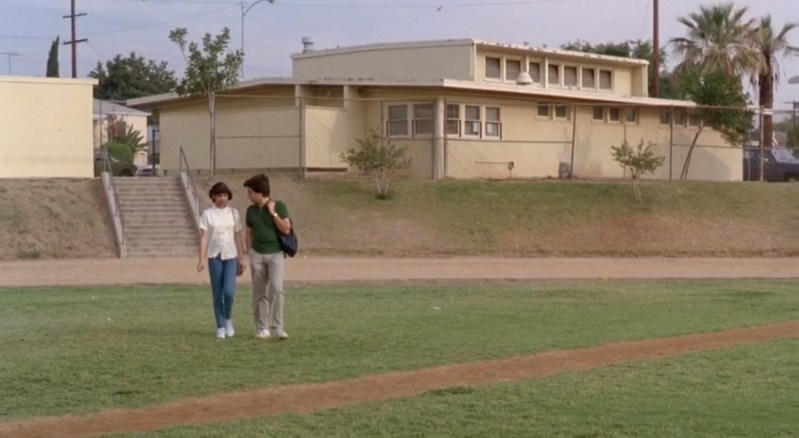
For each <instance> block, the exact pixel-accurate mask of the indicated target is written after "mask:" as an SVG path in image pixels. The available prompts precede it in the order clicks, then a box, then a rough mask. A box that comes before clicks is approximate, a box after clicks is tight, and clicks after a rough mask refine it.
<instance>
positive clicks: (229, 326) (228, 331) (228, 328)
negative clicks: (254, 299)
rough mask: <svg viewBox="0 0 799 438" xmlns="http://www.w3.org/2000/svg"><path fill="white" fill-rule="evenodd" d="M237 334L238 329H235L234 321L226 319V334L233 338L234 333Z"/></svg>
mask: <svg viewBox="0 0 799 438" xmlns="http://www.w3.org/2000/svg"><path fill="white" fill-rule="evenodd" d="M235 334H236V331H235V330H233V321H231V320H229V319H228V320H227V321H225V336H227V337H228V338H232V337H233V335H235Z"/></svg>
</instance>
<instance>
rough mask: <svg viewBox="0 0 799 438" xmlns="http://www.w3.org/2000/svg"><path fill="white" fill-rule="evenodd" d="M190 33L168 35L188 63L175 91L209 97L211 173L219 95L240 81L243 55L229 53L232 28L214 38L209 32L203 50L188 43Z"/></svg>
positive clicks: (205, 36) (181, 30)
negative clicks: (217, 98)
mask: <svg viewBox="0 0 799 438" xmlns="http://www.w3.org/2000/svg"><path fill="white" fill-rule="evenodd" d="M187 36H188V30H186V28H177V29H174V30H172V31H171V32H169V39H170V40H171V41H172V42H173V43H175V44H177V45H178V47H180V51H181V52H182V53H183V58H184V59H185V60H186V73H185V74H184V76H183V79H181V81H180V83H178V86H177V88H176V91H177V93H178V94H179V95H181V96H207V98H208V116H209V121H210V135H211V138H210V145H209V146H210V148H209V154H210V158H209V170H210V173H211V176H213V175H214V173H215V172H216V93H217V92H219V91H223V90H226V89H228V88H232V87H235V86H236V85H237V84H238V82H239V69H240V68H241V63H242V61H243V59H244V55H243V54H242V53H241V51H239V50H234V51H228V46H229V45H230V29H228V28H224V29H222V33H220V34H219V35H216V36H212V35H211V34H210V33H208V32H206V33H205V35H204V36H203V38H202V47H200V45H199V44H197V43H196V42H188V40H187Z"/></svg>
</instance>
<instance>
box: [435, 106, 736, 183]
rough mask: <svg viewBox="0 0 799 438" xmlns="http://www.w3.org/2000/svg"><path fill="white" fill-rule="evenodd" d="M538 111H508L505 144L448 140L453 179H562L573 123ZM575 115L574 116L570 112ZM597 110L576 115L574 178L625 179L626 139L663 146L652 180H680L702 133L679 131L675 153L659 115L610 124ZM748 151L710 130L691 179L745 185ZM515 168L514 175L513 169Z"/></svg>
mask: <svg viewBox="0 0 799 438" xmlns="http://www.w3.org/2000/svg"><path fill="white" fill-rule="evenodd" d="M536 109H537V107H536V106H534V105H533V106H530V107H528V108H525V107H524V106H523V105H511V106H506V107H504V118H503V140H502V141H488V140H468V139H459V138H448V139H447V148H446V151H447V176H449V177H453V178H508V177H509V176H511V175H512V176H513V177H515V178H525V177H537V178H545V177H555V178H556V177H557V176H558V169H559V164H560V163H567V165H569V164H570V163H571V156H572V141H571V139H572V132H573V129H574V126H573V125H572V121H571V120H562V121H561V120H551V119H548V120H543V119H541V118H539V117H537V114H536ZM570 114H572V116H573V113H571V111H570ZM592 116H593V108H592V107H579V108H578V109H577V113H576V119H575V120H576V122H577V123H576V131H574V132H575V136H574V138H575V141H574V163H573V166H574V167H573V168H574V175H575V176H577V177H585V178H618V177H625V176H627V175H625V173H624V171H623V169H622V168H621V167H620V166H619V165H618V164H617V163H616V162H615V161H613V160H612V158H611V146H618V145H620V144H621V143H622V142H623V141H624V140H625V139H627V141H628V142H629V143H630V144H631V145H633V146H635V145H637V144H638V142H639V141H641V140H642V139H643V140H644V142H645V144H646V143H647V142H649V141H651V142H654V143H657V145H658V147H657V149H656V150H657V153H658V154H659V155H662V156H665V157H666V162H665V163H664V165H663V166H662V167H661V168H660V169H658V171H657V172H656V173H655V174H654V175H647V176H646V178H655V179H669V172H670V171H671V175H672V177H673V178H674V179H678V178H679V175H680V170H681V168H682V164H683V162H684V160H685V156H686V154H687V151H688V146H689V145H690V144H691V142H692V140H693V137H694V135H695V134H696V132H697V129H698V128H696V127H685V126H683V127H675V128H674V134H673V141H674V146H673V147H671V148H670V146H669V145H670V138H671V129H670V128H669V127H668V126H660V118H659V117H660V116H659V110H658V109H654V108H652V109H641V110H640V120H639V122H638V123H635V124H634V123H623V122H619V123H606V122H595V121H593V120H592V118H593V117H592ZM742 159H743V155H742V151H741V149H740V148H734V147H730V146H729V145H727V144H726V142H725V141H724V140H723V139H722V138H721V135H720V134H719V133H717V132H714V131H712V130H710V129H708V128H705V129H704V130H703V132H702V133H701V135H700V136H699V139H698V141H697V147H696V149H695V151H694V153H693V158H692V162H691V166H690V170H689V179H694V180H709V181H740V180H741V179H742V165H741V163H742ZM511 161H512V162H513V163H514V167H513V170H512V172H511V171H509V170H508V166H507V163H508V162H511Z"/></svg>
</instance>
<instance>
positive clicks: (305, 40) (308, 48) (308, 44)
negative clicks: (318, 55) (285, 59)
mask: <svg viewBox="0 0 799 438" xmlns="http://www.w3.org/2000/svg"><path fill="white" fill-rule="evenodd" d="M308 52H313V40H312V39H311V37H307V36H306V37H302V53H308Z"/></svg>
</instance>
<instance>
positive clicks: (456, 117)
mask: <svg viewBox="0 0 799 438" xmlns="http://www.w3.org/2000/svg"><path fill="white" fill-rule="evenodd" d="M445 129H446V130H447V135H461V106H460V105H455V104H449V105H447V126H446V128H445Z"/></svg>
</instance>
